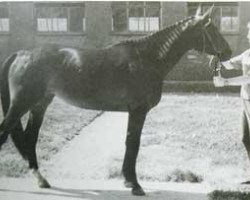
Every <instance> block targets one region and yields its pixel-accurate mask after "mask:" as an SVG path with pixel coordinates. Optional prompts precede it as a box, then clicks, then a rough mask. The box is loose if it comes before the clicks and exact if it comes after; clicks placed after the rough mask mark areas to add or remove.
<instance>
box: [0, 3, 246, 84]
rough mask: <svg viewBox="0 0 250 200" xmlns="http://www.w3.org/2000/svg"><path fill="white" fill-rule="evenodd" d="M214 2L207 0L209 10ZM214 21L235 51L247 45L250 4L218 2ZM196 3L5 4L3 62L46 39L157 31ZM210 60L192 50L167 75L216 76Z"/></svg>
mask: <svg viewBox="0 0 250 200" xmlns="http://www.w3.org/2000/svg"><path fill="white" fill-rule="evenodd" d="M211 4H212V3H209V2H205V3H202V7H203V9H207V8H208V7H209V6H211ZM214 4H215V9H214V22H215V23H216V24H217V26H218V28H219V29H220V31H221V32H222V34H223V35H224V36H225V38H226V39H227V41H228V42H229V44H230V45H231V47H232V49H233V51H234V54H238V53H239V52H242V51H243V50H245V49H246V48H248V42H247V39H246V34H247V28H246V25H247V23H248V21H249V20H250V13H249V12H248V10H249V9H250V2H215V3H214ZM197 6H198V3H197V2H177V1H176V2H155V1H154V2H148V1H147V2H141V1H140V2H138V1H134V2H101V1H100V2H90V1H89V2H88V1H78V2H72V1H70V2H1V3H0V60H1V61H2V60H3V58H4V57H6V55H8V54H10V53H11V52H13V51H16V50H19V49H30V48H33V47H35V46H38V45H40V44H43V43H60V44H64V45H65V46H76V47H83V48H93V47H103V46H106V45H110V44H113V43H115V42H118V41H121V40H125V39H127V38H131V37H140V36H143V35H146V34H148V33H149V32H151V31H157V30H159V29H162V28H164V27H166V26H169V25H171V24H173V23H175V22H176V21H178V20H181V19H183V18H185V17H186V16H188V15H190V14H193V13H194V12H195V10H196V8H197ZM207 66H208V65H207V58H206V57H205V56H199V55H197V53H196V52H193V51H190V52H189V53H187V55H185V56H184V58H183V59H182V60H181V61H180V63H179V64H178V65H177V66H176V68H175V69H174V70H173V71H172V72H171V73H170V74H169V75H168V76H167V77H166V79H167V80H175V81H194V80H196V81H204V80H210V81H211V80H212V79H211V77H212V69H209V68H208V67H207Z"/></svg>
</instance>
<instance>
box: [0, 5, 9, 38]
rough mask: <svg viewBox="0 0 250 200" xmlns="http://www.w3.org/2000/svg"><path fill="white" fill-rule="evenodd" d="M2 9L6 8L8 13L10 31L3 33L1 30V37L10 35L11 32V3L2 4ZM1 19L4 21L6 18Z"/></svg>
mask: <svg viewBox="0 0 250 200" xmlns="http://www.w3.org/2000/svg"><path fill="white" fill-rule="evenodd" d="M0 7H1V8H6V9H7V11H8V18H7V19H8V20H9V21H8V26H9V30H8V31H1V30H0V35H9V34H10V32H11V29H10V6H9V3H5V2H0ZM0 19H4V18H0Z"/></svg>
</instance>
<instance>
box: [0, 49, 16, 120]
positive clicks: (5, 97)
mask: <svg viewBox="0 0 250 200" xmlns="http://www.w3.org/2000/svg"><path fill="white" fill-rule="evenodd" d="M16 56H17V54H16V53H15V54H12V55H11V56H9V57H8V58H7V59H6V60H5V61H4V62H3V65H2V69H1V73H0V93H1V104H2V109H3V115H4V116H5V115H6V113H7V112H8V109H9V106H10V91H9V82H8V75H9V69H10V66H11V64H12V63H13V61H14V60H15V59H16Z"/></svg>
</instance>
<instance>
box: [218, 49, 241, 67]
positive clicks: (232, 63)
mask: <svg viewBox="0 0 250 200" xmlns="http://www.w3.org/2000/svg"><path fill="white" fill-rule="evenodd" d="M243 56H244V53H242V54H240V55H238V56H235V57H233V58H231V59H230V60H228V61H225V62H221V64H222V65H223V66H224V67H225V68H226V69H229V70H230V69H242V59H243Z"/></svg>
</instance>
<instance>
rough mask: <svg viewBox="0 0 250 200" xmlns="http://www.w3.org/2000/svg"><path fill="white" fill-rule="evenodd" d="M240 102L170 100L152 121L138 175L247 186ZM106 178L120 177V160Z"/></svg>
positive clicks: (192, 97) (191, 97) (231, 98)
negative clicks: (245, 184)
mask: <svg viewBox="0 0 250 200" xmlns="http://www.w3.org/2000/svg"><path fill="white" fill-rule="evenodd" d="M241 110H242V106H241V100H240V98H239V97H238V96H235V95H216V94H208V95H202V94H170V95H166V96H164V97H163V98H162V100H161V102H160V104H159V105H158V106H156V107H155V108H154V109H153V110H152V111H151V112H150V113H149V114H148V116H147V119H146V122H145V126H144V129H143V134H142V138H141V148H140V152H139V156H138V162H137V174H138V177H139V179H141V180H150V181H175V182H185V181H187V182H201V181H203V182H208V183H212V184H220V183H222V184H226V183H236V182H240V181H245V180H244V179H247V175H248V168H249V164H248V158H247V155H246V151H245V149H244V147H243V144H242V142H241V137H242V134H241ZM113 157H114V158H113V159H112V160H111V161H110V166H109V167H110V169H109V174H108V176H107V177H112V178H115V177H120V171H121V166H122V157H121V155H116V156H113Z"/></svg>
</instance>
